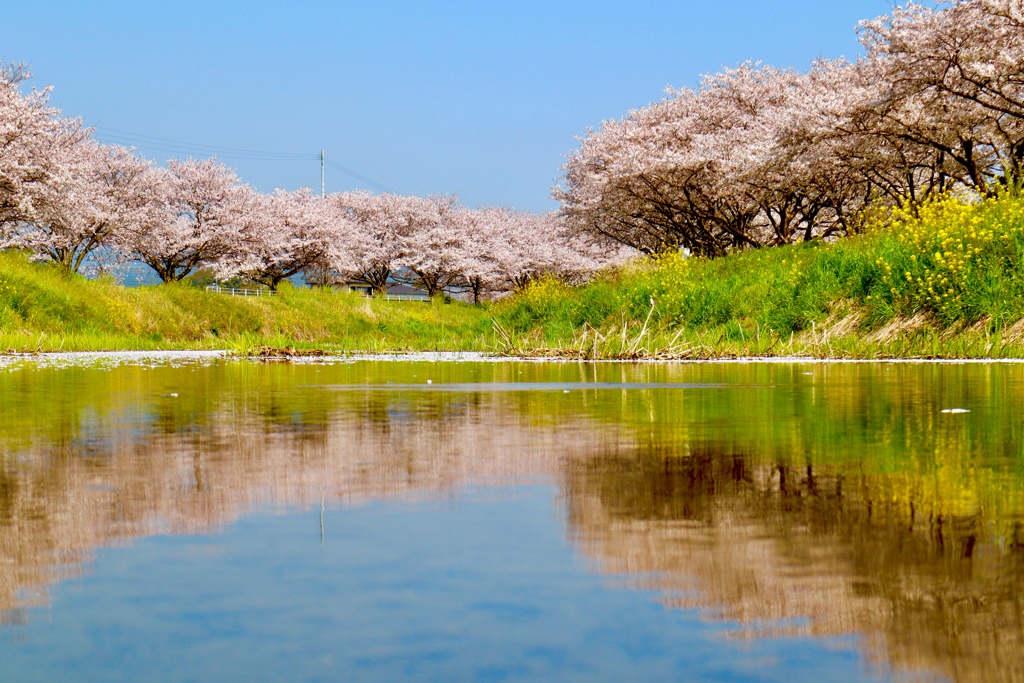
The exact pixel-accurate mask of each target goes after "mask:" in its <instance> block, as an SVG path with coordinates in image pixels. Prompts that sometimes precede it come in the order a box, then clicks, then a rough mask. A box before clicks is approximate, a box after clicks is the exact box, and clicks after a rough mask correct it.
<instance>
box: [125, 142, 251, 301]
mask: <svg viewBox="0 0 1024 683" xmlns="http://www.w3.org/2000/svg"><path fill="white" fill-rule="evenodd" d="M147 180H148V182H150V183H151V187H152V190H151V196H152V197H153V201H152V202H150V204H149V205H148V207H147V210H146V212H145V215H144V216H142V215H140V220H139V221H138V222H137V224H136V226H135V228H134V230H133V232H132V234H131V235H130V236H129V238H128V239H127V241H126V243H127V249H128V250H129V252H130V254H131V255H132V257H133V258H134V259H135V260H137V261H141V262H142V263H145V264H146V265H148V266H149V267H151V268H152V269H153V270H155V271H156V274H157V275H158V276H159V277H160V279H161V280H163V281H164V282H173V281H177V280H181V279H182V278H184V277H186V276H188V275H189V274H191V273H192V272H194V271H195V270H196V269H197V268H200V267H205V266H214V265H216V264H217V262H218V261H220V260H221V259H225V258H227V257H228V256H229V255H231V254H232V253H233V251H234V250H236V249H238V248H239V247H240V245H241V243H242V225H243V224H244V221H245V219H244V216H245V213H246V206H245V203H246V201H248V200H251V199H252V193H251V192H249V191H248V190H247V189H246V188H244V187H242V186H241V185H240V184H239V182H238V177H237V176H236V175H235V172H234V171H232V170H231V169H229V168H227V167H226V166H222V165H221V164H219V163H218V162H217V160H216V159H208V160H204V161H197V160H195V159H188V160H185V161H169V162H168V163H167V169H153V171H152V172H151V174H150V175H149V176H148V178H147Z"/></svg>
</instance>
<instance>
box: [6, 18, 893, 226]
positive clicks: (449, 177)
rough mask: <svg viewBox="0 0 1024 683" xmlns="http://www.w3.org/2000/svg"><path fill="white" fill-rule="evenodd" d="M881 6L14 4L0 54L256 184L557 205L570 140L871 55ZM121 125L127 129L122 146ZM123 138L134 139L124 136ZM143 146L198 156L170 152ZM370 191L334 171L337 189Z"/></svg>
mask: <svg viewBox="0 0 1024 683" xmlns="http://www.w3.org/2000/svg"><path fill="white" fill-rule="evenodd" d="M890 9H891V5H890V3H889V2H888V1H887V0H844V1H842V2H821V1H820V0H788V1H779V0H761V1H760V2H756V1H749V0H717V1H715V0H691V1H689V2H685V1H683V0H676V1H675V2H670V1H658V2H632V3H625V2H539V1H535V0H520V1H518V2H443V3H422V2H360V3H354V2H290V3H285V2H276V3H270V2H247V3H241V2H209V1H207V2H120V3H119V2H88V3H76V4H72V3H66V2H48V1H46V0H35V1H34V2H31V3H10V4H9V5H8V6H7V7H5V8H4V10H3V22H2V25H0V56H2V57H4V58H5V59H7V60H17V61H27V62H29V63H31V65H32V67H33V70H34V71H35V73H36V79H35V84H36V85H37V86H43V85H47V84H49V85H53V87H54V91H53V95H52V101H53V102H54V103H55V104H57V105H59V106H60V107H61V108H62V109H63V110H64V112H65V113H66V114H69V115H74V116H81V117H83V118H84V119H85V120H86V122H87V123H89V124H90V125H94V126H97V127H99V131H98V135H97V137H99V138H100V139H105V140H108V141H111V142H115V141H116V142H133V143H135V145H136V146H138V147H139V151H140V153H142V154H143V155H145V156H147V157H149V158H153V159H156V160H158V161H162V160H163V159H164V158H165V157H167V156H171V157H180V156H189V154H188V153H187V152H194V154H193V156H209V154H205V153H204V152H205V151H206V150H205V148H201V147H198V146H197V145H209V146H217V147H224V148H233V149H244V150H255V151H260V152H262V151H270V152H278V153H284V154H289V155H293V154H294V155H307V157H306V158H302V159H291V158H284V157H282V158H278V159H272V160H264V159H251V158H248V159H247V158H229V155H226V154H222V155H221V156H222V158H223V160H224V161H225V163H228V164H230V165H232V166H233V167H235V168H236V169H237V171H238V173H239V175H240V176H241V177H242V179H243V180H245V181H247V182H249V183H251V184H253V185H254V186H256V187H257V188H259V189H261V190H267V191H268V190H272V189H274V188H275V187H284V188H288V189H293V188H296V187H300V186H303V185H308V186H312V187H315V188H317V189H318V188H319V183H320V165H319V162H318V161H317V160H316V159H314V158H313V156H314V155H316V154H318V153H319V151H320V149H321V148H323V149H325V150H326V152H327V157H328V159H329V160H331V161H334V162H337V163H341V164H342V165H344V166H345V167H347V168H349V169H351V170H354V171H356V172H358V173H359V174H360V175H362V176H364V177H366V178H369V179H372V180H373V181H375V182H376V183H377V184H379V185H382V186H385V187H387V188H390V189H393V190H395V191H398V192H402V193H409V194H424V193H459V195H460V196H461V198H462V201H463V202H464V203H465V204H467V205H469V206H476V205H479V204H487V205H493V204H502V205H510V206H515V207H518V208H521V209H527V210H534V211H543V210H549V209H552V208H554V207H555V204H554V202H552V200H551V199H550V195H549V193H550V188H551V186H552V185H553V184H554V183H555V182H556V181H557V179H558V175H559V172H560V171H559V167H560V166H561V164H562V162H563V158H564V156H565V154H567V153H568V152H569V151H571V150H572V149H573V148H574V147H575V146H576V140H575V137H574V136H575V135H579V134H582V133H583V132H585V131H586V130H587V128H589V127H596V126H599V125H600V123H601V121H602V120H605V119H609V118H619V117H621V116H623V115H624V114H625V113H626V112H627V111H628V110H629V109H631V108H635V107H640V106H643V105H645V104H647V103H649V102H651V101H656V100H658V99H660V98H661V96H662V91H663V90H664V88H665V87H666V86H669V85H673V86H689V85H694V84H696V82H697V80H698V77H699V75H700V74H702V73H708V72H713V71H717V70H719V69H720V68H722V67H723V66H734V65H736V64H738V63H739V62H742V61H744V60H746V59H759V60H761V61H764V62H766V63H770V64H774V65H778V66H793V67H797V68H805V67H806V66H807V65H808V63H809V62H810V61H811V60H812V59H814V58H815V57H817V56H824V57H838V56H847V57H854V56H856V55H857V54H858V51H859V45H858V43H857V41H856V35H855V33H854V27H855V25H856V23H857V21H858V20H859V19H864V18H869V17H874V16H877V15H879V14H883V13H886V12H888V11H889V10H890ZM111 131H121V133H114V132H111ZM124 133H130V134H131V136H125V135H124ZM141 136H150V137H151V138H161V139H164V140H174V141H179V142H186V143H190V144H189V146H188V147H186V148H181V149H177V148H175V149H173V150H172V149H171V147H170V145H169V143H163V144H162V145H160V146H157V145H154V144H153V143H154V142H155V141H153V140H150V139H149V138H142V137H141ZM356 188H365V189H373V187H371V186H368V185H366V184H365V183H363V182H361V181H360V180H358V179H356V178H353V177H351V176H348V175H345V174H344V173H342V172H340V171H338V170H337V169H335V168H333V167H329V168H328V172H327V190H328V192H332V191H341V190H346V189H356Z"/></svg>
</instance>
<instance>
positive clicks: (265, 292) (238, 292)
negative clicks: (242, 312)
mask: <svg viewBox="0 0 1024 683" xmlns="http://www.w3.org/2000/svg"><path fill="white" fill-rule="evenodd" d="M206 291H207V292H216V293H218V294H230V295H231V296H277V292H272V291H270V290H269V289H235V288H233V287H221V286H220V285H207V286H206ZM384 300H385V301H421V302H424V303H429V302H430V299H429V298H427V297H425V296H421V295H416V294H388V295H386V296H385V297H384Z"/></svg>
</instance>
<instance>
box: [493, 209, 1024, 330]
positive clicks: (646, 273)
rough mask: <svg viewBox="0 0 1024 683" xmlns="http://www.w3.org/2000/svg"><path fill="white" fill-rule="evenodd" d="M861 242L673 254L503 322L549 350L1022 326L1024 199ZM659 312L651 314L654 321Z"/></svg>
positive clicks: (939, 215)
mask: <svg viewBox="0 0 1024 683" xmlns="http://www.w3.org/2000/svg"><path fill="white" fill-rule="evenodd" d="M866 226H867V227H866V229H865V231H864V233H863V234H860V235H857V236H854V237H850V238H846V239H842V240H839V241H836V242H833V243H822V242H820V241H813V242H809V243H804V244H798V245H789V246H780V247H774V248H766V249H759V250H754V251H743V252H737V253H733V254H731V255H729V256H726V257H723V258H715V259H708V258H696V257H687V256H685V255H683V254H681V253H678V252H677V253H670V254H663V255H660V256H655V257H651V258H647V259H643V260H638V261H635V262H633V263H632V264H630V265H628V266H625V267H623V268H621V269H619V270H617V271H616V272H614V273H611V274H607V275H606V276H605V277H603V278H600V279H598V280H597V281H596V282H594V283H591V284H589V285H586V286H584V287H581V288H577V289H574V288H570V287H567V286H564V285H560V284H557V283H554V282H551V281H548V280H544V281H540V282H537V283H534V284H533V285H532V286H531V287H530V288H529V289H528V290H527V291H526V292H525V293H523V294H522V295H521V296H518V297H514V298H512V299H510V300H508V301H507V302H505V303H503V304H502V305H501V306H500V307H499V311H500V312H499V318H500V319H501V320H502V321H503V322H507V323H509V324H510V325H511V327H512V329H515V330H518V331H520V332H524V331H526V330H528V329H530V328H531V327H539V328H542V329H543V330H544V331H545V332H546V337H547V339H548V340H549V341H555V340H556V339H558V338H560V337H561V336H562V335H564V333H565V330H567V329H573V328H574V327H579V325H580V324H581V322H584V321H585V322H587V323H589V324H590V325H592V326H595V327H599V326H604V327H611V326H614V325H618V324H620V321H621V316H622V311H623V310H625V311H626V312H627V313H628V316H629V318H631V319H632V320H644V319H645V318H646V316H648V315H651V318H652V320H653V321H654V322H655V323H656V324H657V325H660V326H661V327H662V328H665V329H686V330H702V329H703V330H715V331H716V333H718V334H720V336H721V337H722V338H723V339H725V340H741V341H742V340H745V339H746V338H747V337H748V336H750V335H751V334H752V333H753V334H762V333H768V334H774V335H777V336H785V335H791V334H795V333H800V332H802V331H805V330H808V329H811V328H813V327H814V326H815V325H820V324H822V323H823V322H825V321H826V320H827V319H828V318H829V316H831V315H843V314H855V315H856V316H857V320H858V330H859V331H861V332H868V331H870V330H873V329H877V328H878V327H880V326H882V325H885V324H888V323H890V322H892V321H893V319H894V318H911V317H913V316H915V315H918V314H925V315H926V316H927V317H928V319H929V320H930V321H931V324H932V325H933V326H935V327H939V328H948V327H951V326H956V325H962V326H968V325H973V324H975V323H978V322H979V321H985V322H986V323H987V324H988V326H990V327H991V328H992V329H993V330H995V329H1001V328H1003V327H1006V326H1009V325H1012V324H1013V323H1014V322H1016V321H1018V320H1021V319H1022V318H1024V272H1022V265H1024V196H1022V195H1021V193H1019V192H1015V191H1005V192H1003V193H1002V194H1000V195H999V196H996V197H990V198H985V199H977V198H972V197H957V196H951V195H946V196H942V197H939V198H937V199H935V200H933V201H930V202H927V203H924V204H922V205H918V206H917V207H916V208H914V207H910V206H907V207H904V208H897V209H891V210H886V211H878V212H875V213H874V214H872V215H869V216H868V217H867V221H866ZM652 307H653V313H652Z"/></svg>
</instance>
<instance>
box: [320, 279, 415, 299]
mask: <svg viewBox="0 0 1024 683" xmlns="http://www.w3.org/2000/svg"><path fill="white" fill-rule="evenodd" d="M337 288H338V289H346V290H349V291H352V292H359V293H360V294H362V295H363V296H367V297H372V296H373V288H372V287H370V285H368V284H366V283H363V282H346V283H344V284H342V285H338V287H337ZM385 298H386V299H388V300H391V301H430V297H429V296H427V293H426V292H425V291H424V290H422V289H416V288H415V287H409V286H408V285H390V286H389V287H388V293H387V296H386V297H385Z"/></svg>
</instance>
